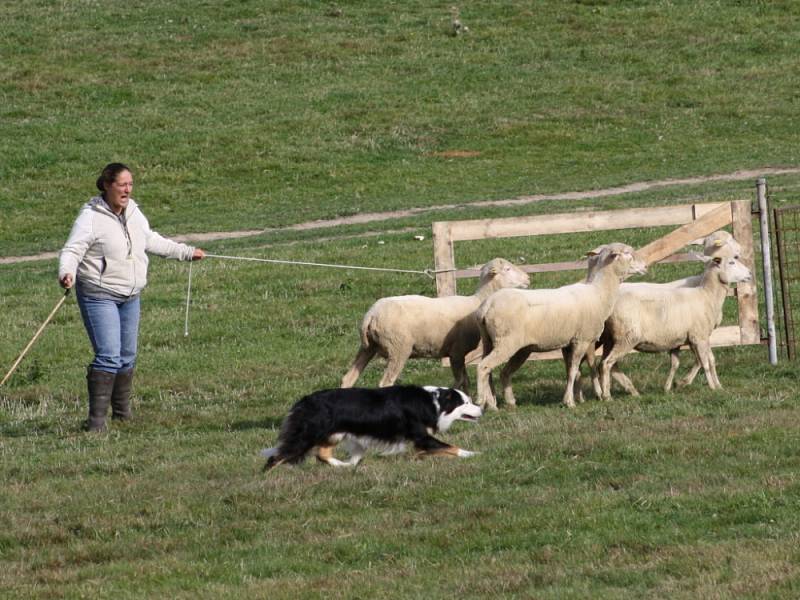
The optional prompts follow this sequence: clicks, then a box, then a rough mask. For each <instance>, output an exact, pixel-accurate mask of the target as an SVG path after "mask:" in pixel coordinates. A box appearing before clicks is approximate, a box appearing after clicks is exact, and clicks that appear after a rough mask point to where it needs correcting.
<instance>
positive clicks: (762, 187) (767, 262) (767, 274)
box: [756, 177, 778, 365]
mask: <svg viewBox="0 0 800 600" xmlns="http://www.w3.org/2000/svg"><path fill="white" fill-rule="evenodd" d="M756 195H757V197H758V217H759V220H760V221H761V259H762V261H763V266H764V304H765V309H766V313H767V342H768V344H769V363H770V364H771V365H777V364H778V346H777V340H776V336H775V299H774V298H773V295H772V254H771V250H770V237H769V209H768V207H767V180H766V179H765V178H764V177H759V178H758V180H757V181H756Z"/></svg>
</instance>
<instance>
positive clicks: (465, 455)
mask: <svg viewBox="0 0 800 600" xmlns="http://www.w3.org/2000/svg"><path fill="white" fill-rule="evenodd" d="M477 454H480V452H471V451H469V450H464V449H463V448H459V449H458V455H459V456H460V457H461V458H469V457H470V456H475V455H477Z"/></svg>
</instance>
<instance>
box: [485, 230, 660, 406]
mask: <svg viewBox="0 0 800 600" xmlns="http://www.w3.org/2000/svg"><path fill="white" fill-rule="evenodd" d="M589 256H593V257H595V258H592V259H590V260H591V264H590V268H589V274H590V275H589V276H587V278H586V280H584V281H583V282H580V283H574V284H572V285H567V286H564V287H560V288H557V289H535V290H512V289H506V290H500V291H498V292H495V293H494V294H493V295H492V296H490V297H489V298H488V299H487V300H486V301H484V303H483V304H482V305H481V307H480V308H479V309H478V324H479V326H480V329H481V340H482V342H483V348H484V355H483V358H482V359H481V361H480V363H479V364H478V368H477V379H478V395H477V397H478V404H480V405H481V406H486V407H488V408H490V409H493V410H496V409H497V401H496V400H495V397H494V391H493V390H492V385H491V381H490V375H491V372H492V370H493V369H494V368H495V367H497V366H499V365H500V364H501V363H504V362H506V366H505V367H504V368H503V370H502V372H501V374H500V381H501V385H502V388H503V396H504V398H505V401H506V403H507V404H508V405H510V406H513V405H514V404H516V400H515V398H514V393H513V390H512V389H511V375H512V374H513V373H514V372H515V371H517V369H519V368H520V367H521V366H522V365H523V364H524V363H525V361H526V360H527V359H528V356H529V355H530V353H531V352H546V351H549V350H557V349H561V350H562V353H563V354H564V361H565V363H566V366H567V387H566V391H565V392H564V398H563V402H564V404H566V405H567V406H574V405H575V400H574V396H575V391H574V388H575V385H576V379H577V376H578V373H579V366H580V362H581V359H582V358H583V356H584V355H585V354H586V352H587V350H588V349H589V347H590V346H592V347H593V344H594V343H595V342H596V341H597V339H598V338H599V337H600V334H601V333H602V331H603V324H604V323H605V321H606V319H607V318H608V315H609V314H611V309H612V308H613V306H614V301H615V300H616V296H617V291H618V289H619V285H620V283H621V282H622V280H623V279H624V278H625V277H627V276H628V275H629V274H631V273H637V272H638V273H641V272H644V263H643V262H642V261H641V260H640V259H639V258H638V257H636V256H635V255H634V250H633V248H631V247H630V246H628V245H626V244H618V243H614V244H608V245H606V246H601V247H599V248H597V249H595V250H593V251H592V252H590V253H589Z"/></svg>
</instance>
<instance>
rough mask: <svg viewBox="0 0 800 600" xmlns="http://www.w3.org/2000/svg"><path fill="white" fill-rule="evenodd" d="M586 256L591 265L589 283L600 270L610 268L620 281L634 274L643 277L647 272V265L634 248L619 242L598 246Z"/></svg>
mask: <svg viewBox="0 0 800 600" xmlns="http://www.w3.org/2000/svg"><path fill="white" fill-rule="evenodd" d="M586 256H587V257H588V265H589V270H588V277H587V279H588V280H589V281H591V279H592V277H593V275H594V274H595V273H596V272H597V271H598V270H600V269H603V268H606V267H608V268H610V269H611V270H612V271H613V272H614V273H615V274H616V275H617V276H618V277H619V278H620V280H622V279H625V278H626V277H629V276H630V275H633V274H640V275H641V274H643V273H645V272H646V271H647V264H646V263H645V262H644V260H642V258H641V257H640V256H639V255H638V254H637V253H636V251H635V250H634V249H633V247H631V246H628V245H627V244H621V243H619V242H614V243H611V244H605V245H604V246H598V247H597V248H595V249H594V250H591V251H589V252H587V253H586Z"/></svg>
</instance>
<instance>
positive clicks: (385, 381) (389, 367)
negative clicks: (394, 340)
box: [378, 348, 411, 387]
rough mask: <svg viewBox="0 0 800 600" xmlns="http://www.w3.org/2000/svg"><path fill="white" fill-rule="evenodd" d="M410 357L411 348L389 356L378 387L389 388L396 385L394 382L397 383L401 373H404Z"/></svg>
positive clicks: (394, 352)
mask: <svg viewBox="0 0 800 600" xmlns="http://www.w3.org/2000/svg"><path fill="white" fill-rule="evenodd" d="M410 357H411V348H409V349H408V350H404V351H402V352H397V351H393V352H392V353H391V354H389V357H388V358H387V360H386V369H385V370H384V372H383V377H381V380H380V382H379V383H378V387H388V386H390V385H394V382H395V381H397V378H398V377H400V373H401V372H402V371H403V367H405V366H406V362H408V359H409V358H410Z"/></svg>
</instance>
